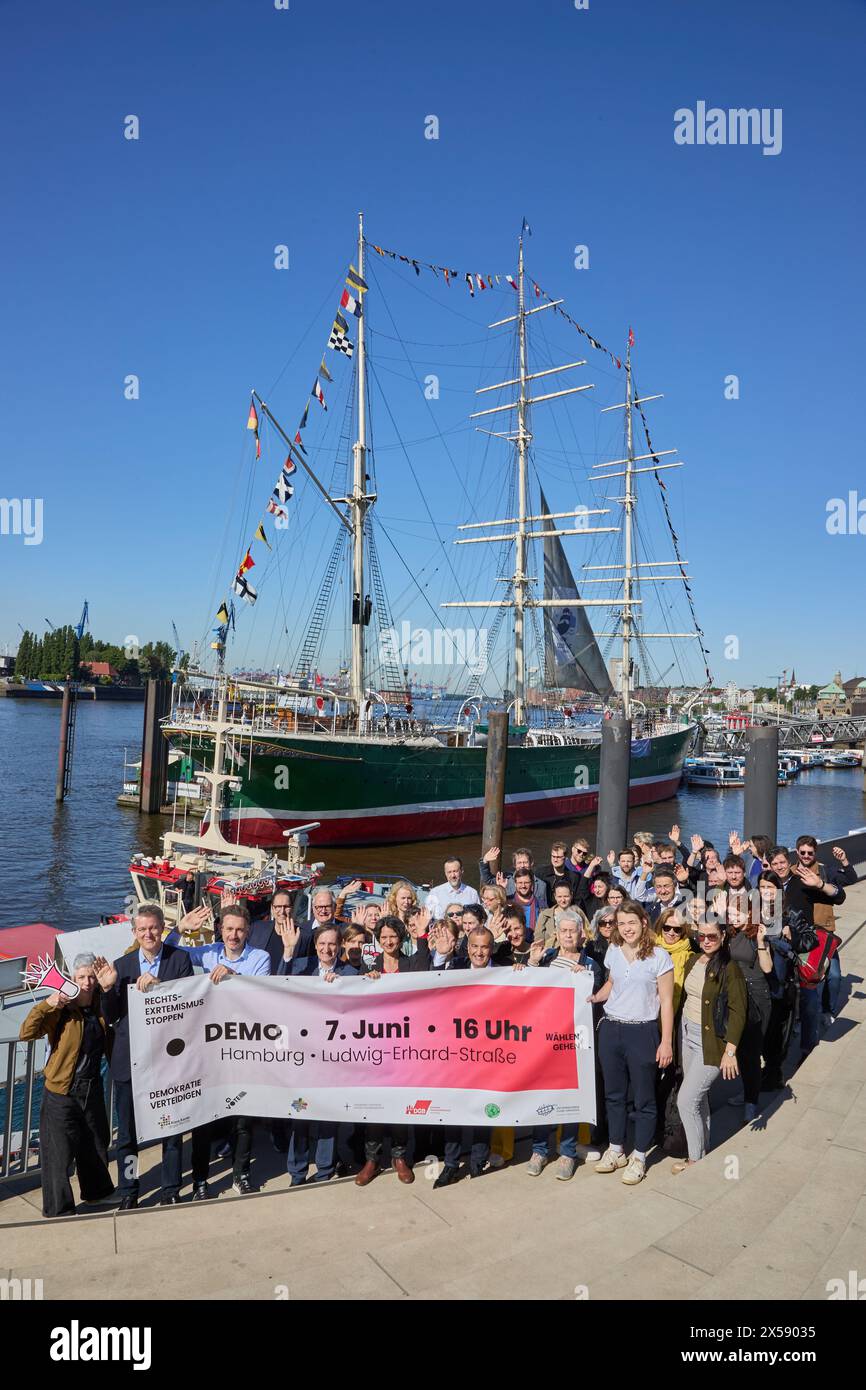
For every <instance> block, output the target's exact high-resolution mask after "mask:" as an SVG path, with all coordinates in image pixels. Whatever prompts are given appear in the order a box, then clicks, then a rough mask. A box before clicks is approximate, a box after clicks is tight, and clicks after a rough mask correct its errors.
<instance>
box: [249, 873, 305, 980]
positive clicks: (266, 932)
mask: <svg viewBox="0 0 866 1390" xmlns="http://www.w3.org/2000/svg"><path fill="white" fill-rule="evenodd" d="M291 920H292V895H291V893H289V892H288V891H287V890H286V889H284V888H278V889H277V891H276V893H275V894H274V896H273V897H272V898H271V915H270V917H264V918H262V920H261V921H258V922H253V923H252V925H251V927H250V935H249V945H250V946H251V948H252V949H253V950H258V951H267V953H268V955H269V956H270V958H271V974H272V975H276V974H277V972H278V970H279V968H280V961H281V960H282V959H283V939H282V937H281V936H280V934H279V932H278V931H277V925H278V924H280V925H285V923H286V922H290V921H291ZM312 944H313V928H312V927H311V926H309V925H305V926H302V927H301V928H300V929H299V932H298V940H297V942H296V943H295V958H296V959H298V958H300V957H301V956H309V954H310V947H311V946H312Z"/></svg>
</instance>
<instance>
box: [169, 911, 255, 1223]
mask: <svg viewBox="0 0 866 1390" xmlns="http://www.w3.org/2000/svg"><path fill="white" fill-rule="evenodd" d="M220 929H221V931H222V941H213V942H210V943H209V944H208V945H206V946H192V947H190V948H189V950H188V951H187V954H188V956H189V958H190V960H191V961H192V962H193V964H194V965H201V966H203V967H204V969H205V970H206V971H207V972H208V973H209V975H210V978H211V983H212V984H215V985H218V984H221V983H222V981H223V980H230V979H231V978H232V976H234V975H270V973H271V958H270V956H269V955H268V953H267V951H259V950H255V949H254V948H252V947H251V946H250V945H249V942H248V940H247V938H248V937H249V934H250V914H249V912H248V911H247V909H246V908H245V907H243V906H242V905H241V904H237V905H236V906H232V907H224V908H223V913H222V917H221V919H220ZM227 1128H228V1130H229V1133H230V1142H231V1147H232V1191H233V1192H235V1193H237V1195H238V1196H239V1197H245V1196H247V1194H248V1193H250V1192H252V1190H253V1189H252V1186H251V1185H250V1155H251V1152H252V1147H253V1121H252V1119H251V1117H250V1116H249V1115H232V1117H231V1119H228V1120H225V1119H223V1120H213V1121H211V1123H210V1124H207V1125H199V1126H198V1128H197V1129H194V1130H193V1132H192V1200H193V1201H194V1202H204V1201H206V1200H207V1198H208V1196H209V1195H210V1194H209V1192H208V1185H207V1174H208V1168H209V1167H210V1152H211V1145H212V1143H213V1140H214V1139H215V1138H216V1137H217V1135H220V1134H222V1133H223V1132H224V1131H225V1130H226V1129H227Z"/></svg>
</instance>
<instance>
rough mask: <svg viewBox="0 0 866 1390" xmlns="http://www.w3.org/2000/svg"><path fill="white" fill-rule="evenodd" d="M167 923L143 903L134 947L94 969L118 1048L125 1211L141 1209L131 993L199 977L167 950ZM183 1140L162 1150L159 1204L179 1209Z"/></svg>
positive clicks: (113, 1066)
mask: <svg viewBox="0 0 866 1390" xmlns="http://www.w3.org/2000/svg"><path fill="white" fill-rule="evenodd" d="M164 928H165V918H164V917H163V913H162V908H161V907H159V906H158V905H157V904H156V903H141V904H140V905H139V906H138V907H137V908H136V910H135V914H134V916H133V935H134V937H135V947H134V949H133V950H132V951H130V952H129V953H128V954H127V955H125V956H121V957H120V959H119V960H116V961H115V962H114V964H113V965H110V964H109V963H108V961H107V960H106V959H105V958H104V956H99V957H97V959H96V961H95V962H94V970H95V972H96V978H97V981H98V982H99V987H100V989H101V990H102V1009H103V1014H104V1016H105V1020H106V1022H107V1023H109V1024H111V1025H112V1026H113V1029H114V1045H113V1047H112V1050H111V1060H110V1063H109V1067H110V1071H111V1075H112V1077H113V1079H114V1102H115V1105H116V1107H117V1186H118V1190H119V1192H120V1193H121V1201H120V1210H121V1211H124V1210H126V1209H128V1208H129V1207H137V1206H138V1193H139V1183H138V1138H137V1136H136V1131H135V1112H134V1109H133V1101H132V1064H131V1059H130V1055H129V1002H128V1000H129V990H130V989H138V990H141V991H145V990H148V989H153V988H154V987H155V986H157V985H161V984H163V983H164V982H165V981H166V980H183V979H187V978H188V977H189V976H190V975H192V974H194V971H193V967H192V961H191V960H190V958H189V952H188V951H183V950H181V949H180V948H179V947H177V946H169V945H167V944H166V943H165V942H164V941H163V939H162V934H163V930H164ZM182 1142H183V1136H182V1135H180V1134H174V1135H172V1136H171V1138H169V1139H166V1140H164V1142H163V1145H162V1193H161V1196H160V1205H161V1206H164V1207H167V1206H175V1205H176V1204H177V1203H178V1202H179V1201H180V1196H179V1193H180V1185H181V1145H182Z"/></svg>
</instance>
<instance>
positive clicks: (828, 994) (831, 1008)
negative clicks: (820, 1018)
mask: <svg viewBox="0 0 866 1390" xmlns="http://www.w3.org/2000/svg"><path fill="white" fill-rule="evenodd" d="M821 995H822V1000H821V1004H822V1008H824V1009H825V1010H826V1012H827V1013H829V1014H832V1015H833V1017H834V1018H835V1017H836V1015H837V1014H838V1012H839V1010H840V1008H841V1007H842V966H841V963H840V961H839V953H838V951H837V952H836V955H835V956H833V958H832V960H831V961H830V966H829V969H828V971H827V978H826V980H825V981H824V986H823V989H822V991H821Z"/></svg>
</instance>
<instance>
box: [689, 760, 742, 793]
mask: <svg viewBox="0 0 866 1390" xmlns="http://www.w3.org/2000/svg"><path fill="white" fill-rule="evenodd" d="M685 780H686V785H687V786H689V787H742V786H745V776H744V774H743V769H742V768H741V767H738V766H737V765H736V764H735V763H732V762H723V761H720V760H716V759H707V760H706V761H704V760H703V759H699V760H697V761H696V762H695V763H694V765H693V766H692V767H688V768H686V770H685Z"/></svg>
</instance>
